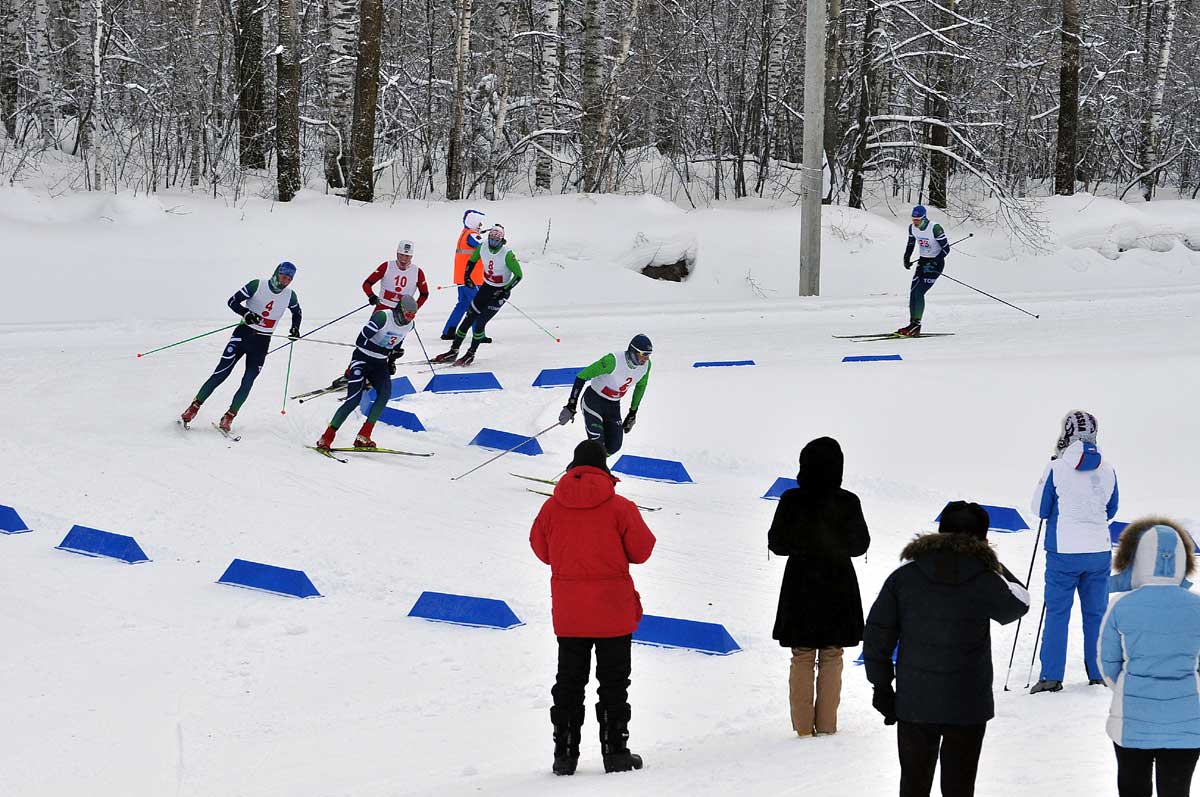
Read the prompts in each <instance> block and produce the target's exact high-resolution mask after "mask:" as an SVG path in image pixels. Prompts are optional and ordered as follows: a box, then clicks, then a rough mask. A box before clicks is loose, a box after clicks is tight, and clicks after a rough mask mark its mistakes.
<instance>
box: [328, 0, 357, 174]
mask: <svg viewBox="0 0 1200 797" xmlns="http://www.w3.org/2000/svg"><path fill="white" fill-rule="evenodd" d="M325 16H326V20H327V22H328V25H329V64H328V66H327V67H326V75H325V89H326V101H327V102H328V113H329V116H328V121H329V124H328V125H326V128H325V182H326V183H328V184H329V187H330V188H345V187H346V168H347V166H348V164H349V163H350V158H349V157H348V152H347V149H348V147H349V146H350V122H351V120H352V118H353V116H354V63H355V57H354V56H355V49H356V47H357V38H358V37H357V34H358V2H357V0H325Z"/></svg>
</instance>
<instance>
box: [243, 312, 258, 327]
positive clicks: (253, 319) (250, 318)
mask: <svg viewBox="0 0 1200 797" xmlns="http://www.w3.org/2000/svg"><path fill="white" fill-rule="evenodd" d="M242 320H243V321H245V322H246V323H247V324H261V323H262V316H260V315H259V314H258V313H255V312H254V311H252V310H247V311H246V314H245V315H243V316H242Z"/></svg>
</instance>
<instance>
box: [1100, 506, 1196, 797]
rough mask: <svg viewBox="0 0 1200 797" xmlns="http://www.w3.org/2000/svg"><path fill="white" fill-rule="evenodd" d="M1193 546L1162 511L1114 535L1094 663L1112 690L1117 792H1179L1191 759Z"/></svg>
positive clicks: (1178, 796) (1166, 796) (1175, 796)
mask: <svg viewBox="0 0 1200 797" xmlns="http://www.w3.org/2000/svg"><path fill="white" fill-rule="evenodd" d="M1193 551H1194V544H1193V542H1192V539H1191V537H1189V536H1188V534H1187V532H1186V531H1184V530H1183V529H1182V528H1181V527H1180V526H1179V525H1177V524H1176V523H1173V522H1171V521H1169V520H1164V519H1162V518H1147V519H1145V520H1139V521H1138V522H1136V523H1131V524H1130V525H1129V526H1127V527H1126V529H1125V531H1124V532H1122V533H1121V540H1120V542H1119V543H1118V545H1117V555H1116V559H1115V561H1114V565H1115V567H1116V570H1117V574H1116V575H1114V576H1113V577H1112V580H1111V582H1112V583H1111V587H1112V591H1113V592H1114V593H1121V594H1119V595H1118V596H1117V597H1116V599H1115V600H1113V602H1112V605H1110V606H1109V608H1108V613H1107V614H1105V616H1104V630H1103V635H1102V636H1101V638H1100V651H1099V653H1100V668H1101V670H1102V672H1103V674H1104V681H1105V683H1107V684H1108V685H1109V686H1110V687H1112V690H1113V697H1112V709H1111V711H1110V712H1109V715H1108V735H1109V736H1110V737H1111V738H1112V740H1113V748H1114V749H1115V751H1116V754H1117V790H1118V794H1119V795H1120V797H1135V795H1136V797H1142V796H1143V795H1149V794H1150V793H1151V772H1152V770H1153V771H1154V780H1156V781H1157V785H1158V797H1187V795H1188V794H1189V793H1190V791H1191V783H1192V772H1193V771H1194V770H1195V768H1196V759H1197V758H1198V757H1200V674H1198V673H1197V662H1198V661H1200V595H1197V594H1196V593H1194V592H1191V591H1190V590H1189V589H1187V587H1188V586H1190V584H1189V582H1188V581H1187V578H1186V577H1187V576H1190V575H1191V574H1192V572H1193V571H1194V570H1195V557H1194V554H1193Z"/></svg>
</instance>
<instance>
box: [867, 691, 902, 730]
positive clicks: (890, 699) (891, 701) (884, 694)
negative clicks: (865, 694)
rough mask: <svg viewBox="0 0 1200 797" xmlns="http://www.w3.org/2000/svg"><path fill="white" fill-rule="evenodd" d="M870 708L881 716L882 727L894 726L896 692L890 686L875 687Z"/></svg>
mask: <svg viewBox="0 0 1200 797" xmlns="http://www.w3.org/2000/svg"><path fill="white" fill-rule="evenodd" d="M871 706H872V707H873V708H874V709H875V710H876V711H878V712H879V713H880V714H882V715H883V724H884V725H895V724H896V691H895V690H894V689H892V687H890V686H877V687H875V694H874V696H873V697H872V698H871Z"/></svg>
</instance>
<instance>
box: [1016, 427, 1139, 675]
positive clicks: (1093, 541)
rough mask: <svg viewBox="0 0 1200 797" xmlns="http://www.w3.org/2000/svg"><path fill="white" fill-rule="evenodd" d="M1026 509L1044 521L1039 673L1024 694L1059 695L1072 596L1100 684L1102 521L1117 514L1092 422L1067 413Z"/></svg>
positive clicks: (1111, 475)
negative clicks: (1043, 615)
mask: <svg viewBox="0 0 1200 797" xmlns="http://www.w3.org/2000/svg"><path fill="white" fill-rule="evenodd" d="M1033 511H1034V512H1035V513H1036V514H1037V516H1038V517H1040V518H1042V519H1043V520H1044V521H1046V535H1045V540H1046V542H1045V548H1046V592H1045V607H1046V630H1045V634H1044V635H1043V636H1042V652H1041V659H1042V672H1041V675H1040V676H1039V678H1038V682H1037V683H1036V684H1035V685H1034V687H1033V688H1032V689H1030V690H1029V691H1030V692H1031V693H1034V694H1036V693H1038V692H1061V691H1062V682H1063V675H1064V673H1065V671H1066V667H1067V626H1068V625H1069V623H1070V620H1071V604H1072V603H1074V601H1075V593H1076V592H1077V591H1078V592H1079V608H1080V610H1081V611H1082V613H1083V662H1084V667H1085V668H1086V669H1087V677H1088V683H1089V684H1092V685H1096V684H1102V683H1104V681H1103V680H1101V678H1100V668H1099V666H1098V665H1097V664H1096V640H1097V638H1098V637H1099V635H1100V620H1101V619H1102V618H1103V617H1104V610H1105V609H1106V608H1107V606H1108V574H1109V568H1110V566H1111V565H1112V540H1111V538H1110V537H1109V534H1108V522H1109V521H1110V520H1112V519H1113V517H1114V516H1116V514H1117V474H1116V471H1114V470H1113V467H1112V465H1110V464H1108V462H1106V461H1105V460H1104V459H1103V458H1102V457H1101V455H1100V449H1099V448H1097V447H1096V417H1095V416H1094V415H1092V414H1091V413H1088V412H1084V411H1083V410H1072V411H1071V412H1069V413H1067V416H1066V417H1065V418H1063V427H1062V436H1061V437H1059V438H1058V443H1057V444H1056V445H1055V449H1054V456H1053V457H1051V459H1050V464H1049V465H1047V466H1046V470H1045V472H1044V473H1043V474H1042V479H1041V481H1039V482H1038V486H1037V489H1036V490H1035V491H1034V495H1033Z"/></svg>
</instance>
